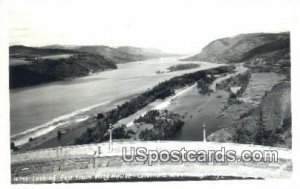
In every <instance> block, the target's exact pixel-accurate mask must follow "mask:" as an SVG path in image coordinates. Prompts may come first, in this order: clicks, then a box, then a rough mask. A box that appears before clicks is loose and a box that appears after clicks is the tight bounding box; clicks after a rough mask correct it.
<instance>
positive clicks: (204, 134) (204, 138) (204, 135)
mask: <svg viewBox="0 0 300 189" xmlns="http://www.w3.org/2000/svg"><path fill="white" fill-rule="evenodd" d="M203 142H206V126H205V123H203Z"/></svg>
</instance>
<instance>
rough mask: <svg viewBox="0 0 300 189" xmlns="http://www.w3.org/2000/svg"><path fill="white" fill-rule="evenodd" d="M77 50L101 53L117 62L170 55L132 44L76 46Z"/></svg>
mask: <svg viewBox="0 0 300 189" xmlns="http://www.w3.org/2000/svg"><path fill="white" fill-rule="evenodd" d="M76 50H77V51H80V52H87V53H92V54H97V55H101V56H103V57H104V58H106V59H107V60H109V61H111V62H114V63H116V64H118V63H126V62H133V61H141V60H146V59H151V58H160V57H166V56H170V54H166V53H163V52H162V51H160V50H157V49H146V48H138V47H130V46H122V47H118V48H112V47H109V46H80V47H78V48H76Z"/></svg>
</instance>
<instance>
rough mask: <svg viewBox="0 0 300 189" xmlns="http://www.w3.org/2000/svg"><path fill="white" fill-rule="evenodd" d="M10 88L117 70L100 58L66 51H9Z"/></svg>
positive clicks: (25, 48)
mask: <svg viewBox="0 0 300 189" xmlns="http://www.w3.org/2000/svg"><path fill="white" fill-rule="evenodd" d="M9 64H10V66H9V73H10V75H9V79H10V80H9V83H10V88H19V87H25V86H32V85H37V84H41V83H47V82H51V81H59V80H63V79H65V78H70V77H78V76H85V75H88V74H89V73H93V72H99V71H104V70H108V69H116V68H117V66H116V65H115V64H114V63H112V62H110V61H108V60H106V59H105V58H104V57H102V56H100V55H94V54H88V53H80V52H77V51H74V50H67V49H44V48H33V47H25V46H12V47H10V63H9Z"/></svg>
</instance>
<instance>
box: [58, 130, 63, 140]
mask: <svg viewBox="0 0 300 189" xmlns="http://www.w3.org/2000/svg"><path fill="white" fill-rule="evenodd" d="M61 137H62V132H61V131H57V140H59V141H60V140H61Z"/></svg>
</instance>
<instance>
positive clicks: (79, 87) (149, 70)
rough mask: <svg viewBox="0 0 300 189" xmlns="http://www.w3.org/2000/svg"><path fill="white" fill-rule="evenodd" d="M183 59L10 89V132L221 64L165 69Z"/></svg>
mask: <svg viewBox="0 0 300 189" xmlns="http://www.w3.org/2000/svg"><path fill="white" fill-rule="evenodd" d="M182 63H184V62H183V61H179V58H178V57H169V58H160V59H151V60H145V61H139V62H131V63H126V64H118V69H116V70H111V71H105V72H100V73H95V74H92V75H90V76H86V77H82V78H76V79H69V80H65V81H59V82H52V83H48V84H43V85H38V86H34V87H27V88H21V89H14V90H11V91H10V106H11V136H16V135H18V134H20V133H23V134H24V133H28V132H29V131H32V130H34V129H35V128H41V127H51V126H53V124H55V123H57V122H59V121H61V120H63V119H68V118H70V117H74V116H76V115H77V114H78V113H82V112H84V111H91V110H92V109H94V110H95V109H97V111H99V110H101V108H102V109H105V108H106V109H107V108H112V106H115V105H116V103H120V102H121V101H120V99H123V100H124V99H125V100H126V99H128V98H130V97H132V96H133V95H136V94H138V93H141V92H143V91H145V90H147V89H149V88H151V87H153V86H154V85H156V84H158V83H159V82H162V81H165V80H167V79H170V78H172V77H174V76H178V75H183V74H185V73H190V72H195V71H197V70H202V69H207V68H212V67H218V66H220V65H218V64H211V63H203V62H198V63H199V64H201V66H200V67H198V68H195V69H190V70H182V71H176V72H166V71H167V68H168V67H170V66H172V65H176V64H182ZM157 71H164V72H163V73H160V74H158V73H157ZM110 106H111V107H110Z"/></svg>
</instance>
